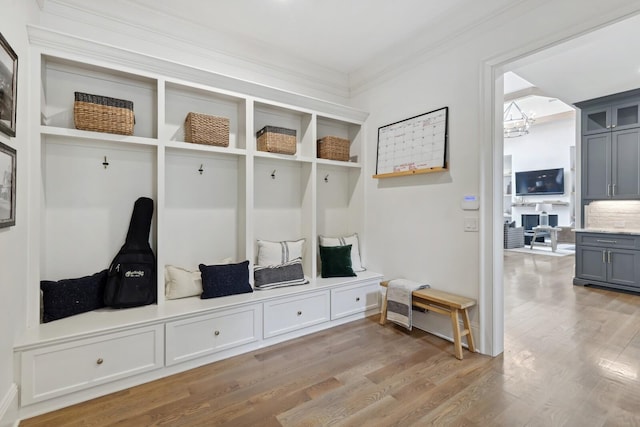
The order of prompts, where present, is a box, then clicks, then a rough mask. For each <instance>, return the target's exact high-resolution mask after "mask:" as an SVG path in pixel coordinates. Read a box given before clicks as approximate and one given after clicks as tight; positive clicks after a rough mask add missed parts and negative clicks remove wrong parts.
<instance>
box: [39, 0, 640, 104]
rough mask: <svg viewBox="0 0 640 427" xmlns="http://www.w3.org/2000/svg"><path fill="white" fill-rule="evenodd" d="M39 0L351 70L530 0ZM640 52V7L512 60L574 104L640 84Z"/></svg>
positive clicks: (513, 67)
mask: <svg viewBox="0 0 640 427" xmlns="http://www.w3.org/2000/svg"><path fill="white" fill-rule="evenodd" d="M39 1H41V2H43V3H53V4H63V5H66V6H68V7H70V8H73V9H76V10H83V11H87V12H89V13H93V14H96V15H100V16H104V17H107V18H109V19H111V20H114V21H120V22H125V23H128V24H129V25H131V26H133V27H138V28H146V29H150V30H152V31H154V32H156V33H157V32H161V33H163V34H170V35H171V36H172V37H181V38H182V39H184V40H189V39H191V40H193V42H194V43H198V42H199V43H201V44H202V45H204V46H213V47H214V48H213V49H217V50H219V51H221V52H226V53H227V54H241V53H244V54H246V55H249V56H253V57H256V58H258V59H259V60H262V61H266V62H268V61H269V58H271V60H272V62H273V61H277V60H279V58H278V57H277V55H281V58H285V57H288V58H295V59H296V60H298V61H299V62H304V63H305V64H308V65H311V66H312V67H313V68H314V69H318V70H326V71H327V72H337V73H342V74H343V75H346V76H349V75H352V74H354V73H355V74H357V73H358V72H361V71H362V70H367V69H373V68H374V67H379V66H380V63H381V61H380V58H387V59H388V60H389V63H388V64H387V65H388V66H391V67H393V65H394V64H393V62H394V61H399V63H402V58H406V57H407V56H404V57H403V56H402V54H406V55H409V54H412V53H415V52H416V51H418V50H419V49H420V48H423V47H424V46H425V45H427V44H428V43H434V40H436V41H437V40H447V39H454V38H455V37H457V36H458V35H459V34H460V33H464V32H466V33H468V32H471V31H474V30H475V31H480V30H481V28H485V27H483V26H482V25H485V26H486V25H487V23H488V22H492V21H491V20H492V18H493V17H496V16H500V15H501V14H503V15H504V14H506V13H507V12H508V11H512V12H517V11H518V10H519V9H522V8H523V7H525V6H526V1H524V0H482V1H477V0H446V1H442V0H402V1H389V0H180V1H179V2H178V1H176V0H111V1H109V2H105V1H103V0H39ZM178 5H179V6H178ZM141 16H144V17H145V19H140V17H141ZM185 28H189V29H190V31H188V32H185V31H184V29H185ZM276 53H277V55H275V54H276ZM639 53H640V15H638V16H635V17H632V18H629V19H626V20H625V21H622V22H618V23H616V24H614V25H610V26H607V27H605V28H601V29H599V30H597V31H593V32H591V33H589V34H586V35H584V36H581V37H577V38H574V39H573V40H570V41H568V42H565V43H561V44H558V45H556V46H552V47H550V48H548V49H545V50H542V51H540V52H538V53H536V54H534V55H530V56H527V57H526V58H523V59H521V60H519V61H518V62H517V63H513V64H509V65H508V66H507V67H505V70H506V71H513V72H514V73H515V74H517V75H518V76H520V77H522V78H523V79H525V81H527V82H530V84H531V85H533V86H535V87H537V88H539V89H540V91H542V92H543V94H545V95H548V96H550V97H552V98H557V99H560V100H562V101H564V102H565V103H567V104H573V103H575V102H577V101H582V100H586V99H590V98H594V97H598V96H603V95H607V94H611V93H616V92H620V91H624V90H629V89H633V88H638V87H640V74H639V71H640V54H639ZM274 58H275V59H274ZM316 67H317V68H316ZM551 103H553V101H552V102H551ZM551 103H548V104H551Z"/></svg>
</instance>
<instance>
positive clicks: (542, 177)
mask: <svg viewBox="0 0 640 427" xmlns="http://www.w3.org/2000/svg"><path fill="white" fill-rule="evenodd" d="M534 194H564V168H557V169H543V170H535V171H524V172H516V196H529V195H534Z"/></svg>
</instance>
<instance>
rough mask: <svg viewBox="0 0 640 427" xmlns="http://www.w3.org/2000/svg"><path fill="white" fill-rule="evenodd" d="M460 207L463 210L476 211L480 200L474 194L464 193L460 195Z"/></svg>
mask: <svg viewBox="0 0 640 427" xmlns="http://www.w3.org/2000/svg"><path fill="white" fill-rule="evenodd" d="M460 207H461V208H462V209H463V210H465V211H477V210H478V209H480V200H479V198H478V196H476V195H475V194H465V195H464V196H462V202H461V203H460Z"/></svg>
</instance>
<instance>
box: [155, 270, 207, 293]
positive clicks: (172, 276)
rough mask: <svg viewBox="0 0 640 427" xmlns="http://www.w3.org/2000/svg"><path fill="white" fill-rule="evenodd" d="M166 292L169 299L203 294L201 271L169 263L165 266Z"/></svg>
mask: <svg viewBox="0 0 640 427" xmlns="http://www.w3.org/2000/svg"><path fill="white" fill-rule="evenodd" d="M164 283H165V286H164V294H165V297H166V298H167V299H178V298H186V297H193V296H196V295H200V294H202V277H201V276H200V271H190V270H187V269H184V268H180V267H176V266H173V265H167V266H165V268H164Z"/></svg>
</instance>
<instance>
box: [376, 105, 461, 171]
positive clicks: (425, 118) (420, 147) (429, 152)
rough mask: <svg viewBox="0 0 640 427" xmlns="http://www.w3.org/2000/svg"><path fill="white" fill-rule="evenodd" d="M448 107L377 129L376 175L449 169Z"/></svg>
mask: <svg viewBox="0 0 640 427" xmlns="http://www.w3.org/2000/svg"><path fill="white" fill-rule="evenodd" d="M448 112H449V107H444V108H440V109H439V110H434V111H431V112H429V113H425V114H421V115H419V116H415V117H411V118H409V119H405V120H401V121H399V122H396V123H392V124H389V125H386V126H382V127H379V128H378V158H377V162H376V174H375V175H374V176H373V177H374V178H387V177H393V176H404V175H413V174H420V173H430V172H439V171H443V170H446V169H447V144H448Z"/></svg>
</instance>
